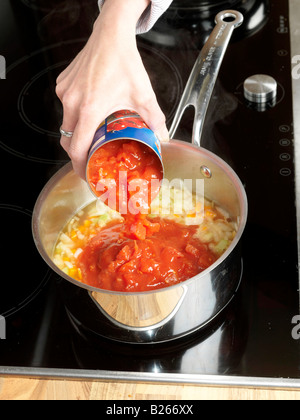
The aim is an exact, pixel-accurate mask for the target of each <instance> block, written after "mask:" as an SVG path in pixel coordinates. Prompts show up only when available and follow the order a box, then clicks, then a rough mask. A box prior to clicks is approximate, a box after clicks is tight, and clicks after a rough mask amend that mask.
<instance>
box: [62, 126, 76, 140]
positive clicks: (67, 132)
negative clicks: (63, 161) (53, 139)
mask: <svg viewBox="0 0 300 420" xmlns="http://www.w3.org/2000/svg"><path fill="white" fill-rule="evenodd" d="M59 131H60V134H61V135H62V136H64V137H68V138H69V139H70V138H71V137H73V134H74V133H73V131H65V130H63V129H62V128H61V127H60V129H59Z"/></svg>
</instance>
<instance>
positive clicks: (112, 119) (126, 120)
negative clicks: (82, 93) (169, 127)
mask: <svg viewBox="0 0 300 420" xmlns="http://www.w3.org/2000/svg"><path fill="white" fill-rule="evenodd" d="M127 140H128V142H131V141H134V142H139V143H142V144H143V145H144V146H146V147H147V148H149V154H152V155H155V158H156V159H157V165H159V166H160V171H161V179H160V181H161V180H162V179H163V173H164V169H163V162H162V156H161V145H160V141H159V140H158V138H157V137H156V135H155V134H154V132H153V131H152V130H151V129H150V128H149V127H148V126H147V124H146V123H145V122H144V121H143V119H142V118H141V116H140V115H138V114H137V113H135V112H134V111H129V110H122V111H117V112H115V113H113V114H112V115H110V116H109V117H108V118H106V120H105V121H103V122H102V123H101V124H100V125H99V127H98V129H97V131H96V133H95V136H94V139H93V141H92V144H91V147H90V150H89V154H88V161H87V167H86V179H87V182H88V184H89V187H90V189H91V190H92V192H93V193H94V195H96V196H97V198H99V194H98V193H97V191H96V187H95V185H94V184H93V183H92V182H91V178H90V175H89V174H90V173H91V171H92V170H93V168H92V167H91V166H92V165H93V164H94V162H93V161H94V159H93V158H92V157H93V155H94V154H95V153H96V152H97V151H99V148H101V147H103V146H104V145H106V144H108V143H111V142H115V141H123V142H124V141H127Z"/></svg>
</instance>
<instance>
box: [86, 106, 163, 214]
mask: <svg viewBox="0 0 300 420" xmlns="http://www.w3.org/2000/svg"><path fill="white" fill-rule="evenodd" d="M163 176H164V169H163V162H162V156H161V145H160V141H159V140H158V138H157V137H156V136H155V134H154V132H153V131H152V130H150V128H149V127H148V126H147V124H146V123H145V122H144V121H143V119H142V118H141V117H140V116H139V115H138V114H136V113H135V112H133V111H128V110H123V111H118V112H115V113H114V114H112V115H110V116H109V117H108V118H107V119H106V120H105V121H104V122H102V123H101V124H100V125H99V127H98V129H97V131H96V133H95V136H94V139H93V142H92V145H91V148H90V151H89V155H88V161H87V168H86V179H87V182H88V184H89V187H90V189H91V190H92V192H93V194H94V195H95V196H96V197H97V198H99V199H101V200H102V201H103V202H104V203H105V204H107V205H108V206H109V207H110V208H112V209H114V210H117V211H119V212H120V213H121V214H127V213H128V212H131V213H133V214H137V213H148V212H149V208H150V204H151V202H152V201H153V199H154V198H155V196H156V195H157V194H158V193H159V190H160V186H161V181H162V179H163Z"/></svg>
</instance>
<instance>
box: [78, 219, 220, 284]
mask: <svg viewBox="0 0 300 420" xmlns="http://www.w3.org/2000/svg"><path fill="white" fill-rule="evenodd" d="M124 219H125V220H124V222H123V223H119V222H118V223H112V224H111V225H109V226H107V227H105V228H103V229H102V230H101V232H100V233H99V235H97V236H96V237H94V238H93V239H91V240H90V242H89V243H88V245H87V246H86V247H85V248H84V249H83V251H82V253H81V254H80V255H79V257H78V265H79V268H80V270H81V272H82V278H83V281H84V282H86V283H87V284H89V285H91V286H94V287H98V288H101V289H107V290H113V291H147V290H153V289H159V288H163V287H167V286H170V285H173V284H177V283H179V282H182V281H185V280H187V279H189V278H191V277H193V276H195V275H197V274H198V273H200V272H201V271H203V270H205V269H206V268H208V267H209V265H211V264H212V263H214V262H215V261H216V257H215V256H214V255H213V254H212V253H211V252H210V251H209V250H208V247H207V246H206V245H204V244H203V243H202V242H201V241H200V240H198V239H197V238H195V236H194V234H195V232H196V229H197V227H196V226H184V225H181V224H178V223H176V222H174V221H171V220H166V219H160V218H156V219H154V220H151V221H150V220H148V218H147V216H141V217H140V218H138V219H137V220H136V223H135V224H134V223H133V220H134V217H133V216H126V217H124Z"/></svg>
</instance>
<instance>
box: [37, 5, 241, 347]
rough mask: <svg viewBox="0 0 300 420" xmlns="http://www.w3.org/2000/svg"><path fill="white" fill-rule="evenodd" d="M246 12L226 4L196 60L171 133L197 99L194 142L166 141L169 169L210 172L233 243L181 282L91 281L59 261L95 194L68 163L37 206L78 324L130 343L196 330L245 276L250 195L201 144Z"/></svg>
mask: <svg viewBox="0 0 300 420" xmlns="http://www.w3.org/2000/svg"><path fill="white" fill-rule="evenodd" d="M242 21H243V16H242V15H241V14H240V13H238V12H236V11H231V10H229V11H224V12H221V13H219V14H218V15H217V17H216V27H215V29H214V30H213V32H212V34H211V36H210V37H209V39H208V41H207V43H206V44H205V46H204V48H203V50H202V51H201V53H200V56H199V58H198V60H197V62H196V63H195V66H194V69H193V71H192V73H191V76H190V79H189V81H188V83H187V86H186V89H185V92H184V94H183V97H182V101H181V103H180V105H179V108H178V111H177V114H176V116H175V119H174V122H173V125H172V127H171V130H170V133H171V136H173V134H174V133H175V131H176V128H177V126H178V124H179V122H180V119H181V116H182V114H183V112H184V110H185V108H186V107H187V106H190V105H191V106H194V107H195V123H194V128H193V139H192V140H193V141H192V144H189V143H186V142H183V141H180V140H171V141H170V142H169V143H165V144H163V145H162V156H163V161H164V167H165V177H166V178H167V179H169V180H170V181H171V180H172V179H174V178H180V179H193V180H197V179H202V180H204V191H205V196H206V197H207V198H208V199H211V200H213V201H214V202H215V203H217V204H218V205H220V206H221V207H222V208H224V210H226V211H227V212H228V213H229V214H230V216H231V218H232V220H233V221H235V222H236V224H237V226H238V229H237V235H236V237H235V239H234V241H233V242H232V243H231V245H230V247H229V248H228V249H227V251H226V252H225V253H224V254H223V255H222V256H221V257H220V258H219V259H218V260H217V261H216V263H214V264H213V265H212V266H211V267H210V268H209V269H207V270H205V271H204V272H202V273H201V274H199V275H197V276H195V277H193V278H191V279H189V280H187V281H185V282H183V283H180V284H177V285H175V286H171V287H168V288H165V289H160V290H156V291H150V292H140V293H120V292H110V291H106V290H101V289H96V288H93V287H89V286H87V285H85V284H83V283H81V282H79V281H76V280H74V279H72V278H70V277H69V276H68V275H66V274H65V273H63V272H62V271H61V270H60V269H59V268H58V267H57V266H56V265H55V264H54V262H53V260H52V257H53V251H54V248H55V245H56V241H57V239H58V236H59V234H60V232H61V231H62V229H63V228H64V227H65V225H66V224H67V222H68V221H69V220H70V219H71V218H72V217H73V216H74V215H75V214H76V213H77V212H78V211H79V210H80V209H82V208H84V207H85V206H86V205H88V204H90V203H91V202H93V201H94V200H95V198H94V196H93V195H92V193H91V192H90V189H89V188H88V186H87V184H86V182H84V181H83V180H82V179H80V178H79V177H78V176H77V175H76V174H75V173H74V171H73V170H72V166H71V164H70V163H69V164H67V165H66V166H64V167H63V168H62V169H61V170H60V171H59V172H57V173H56V174H55V175H54V177H53V178H51V179H50V181H49V182H48V183H47V185H46V186H45V188H44V189H43V191H42V192H41V194H40V196H39V198H38V200H37V203H36V206H35V209H34V213H33V224H32V226H33V237H34V240H35V243H36V246H37V248H38V250H39V252H40V254H41V256H42V257H43V258H44V260H45V261H46V262H47V264H48V265H49V266H50V267H51V268H52V269H53V270H54V271H55V272H56V273H58V274H59V275H60V276H61V277H62V278H63V279H65V280H66V281H63V282H62V294H63V297H64V300H65V306H66V310H67V312H68V315H69V317H70V319H71V321H72V322H73V324H74V326H75V327H76V328H78V329H81V330H84V331H85V332H91V333H92V334H95V335H99V336H103V337H106V338H109V339H112V340H116V341H120V342H126V343H148V344H149V343H150V344H154V343H160V342H166V341H170V340H175V339H178V338H181V337H184V336H186V335H188V334H191V333H193V332H195V331H197V330H199V329H201V328H203V327H204V326H206V325H207V324H208V323H209V322H211V321H212V320H213V319H215V318H216V317H217V316H218V314H220V312H221V311H222V310H224V308H225V307H226V306H227V305H228V303H229V302H230V301H231V300H232V298H233V296H234V295H235V293H236V291H237V289H238V286H239V284H240V281H241V276H242V262H241V255H240V247H239V243H240V239H241V236H242V233H243V231H244V227H245V224H246V220H247V198H246V194H245V191H244V188H243V185H242V183H241V181H240V180H239V178H238V176H237V175H236V174H235V172H234V171H233V170H232V168H231V167H230V166H229V165H228V164H227V163H225V162H224V161H223V160H222V159H220V158H219V157H218V156H216V155H215V154H213V153H211V152H209V151H207V150H206V149H203V148H201V147H200V138H201V134H202V126H203V121H204V117H205V114H206V111H207V108H208V104H209V101H210V97H211V94H212V91H213V88H214V85H215V81H216V78H217V75H218V71H219V68H220V66H221V62H222V59H223V56H224V54H225V51H226V48H227V46H228V43H229V41H230V38H231V35H232V33H233V31H234V29H235V28H236V27H238V26H239V25H241V23H242Z"/></svg>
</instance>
